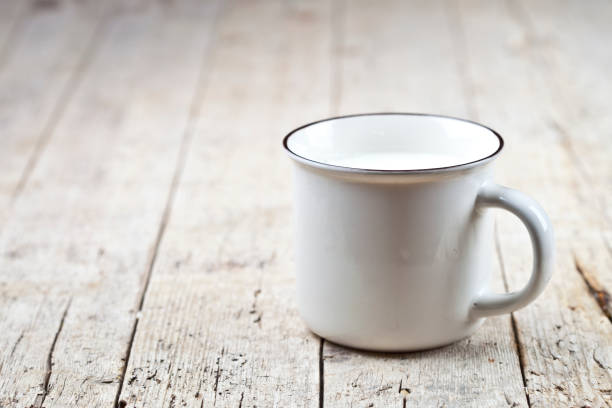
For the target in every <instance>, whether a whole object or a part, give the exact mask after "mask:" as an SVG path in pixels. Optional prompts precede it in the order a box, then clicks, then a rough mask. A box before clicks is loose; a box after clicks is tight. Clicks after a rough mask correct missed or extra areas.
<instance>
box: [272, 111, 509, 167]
mask: <svg viewBox="0 0 612 408" xmlns="http://www.w3.org/2000/svg"><path fill="white" fill-rule="evenodd" d="M387 115H389V116H392V115H397V116H427V117H431V118H439V119H450V120H457V121H460V122H465V123H469V124H472V125H476V126H479V127H481V128H484V129H486V130H488V131H489V132H491V133H493V134H494V135H495V136H496V137H497V139H498V140H499V147H498V148H497V150H495V151H494V152H493V153H491V154H490V155H488V156H486V157H483V158H482V159H478V160H474V161H471V162H467V163H461V164H455V165H452V166H445V167H434V168H430V169H411V170H381V169H360V168H357V167H346V166H338V165H335V164H329V163H323V162H320V161H316V160H312V159H309V158H307V157H304V156H300V155H299V154H297V153H295V152H294V151H292V150H291V149H290V148H289V146H288V142H289V138H290V137H291V136H292V135H293V134H294V133H296V132H298V131H300V130H302V129H304V128H307V127H310V126H313V125H317V124H319V123H322V122H329V121H332V120H338V119H349V118H355V117H362V116H387ZM283 147H284V148H285V150H287V152H289V154H290V155H291V156H293V157H295V158H296V159H297V160H299V161H301V162H304V163H305V164H309V165H312V166H315V167H320V168H324V169H328V170H333V171H341V172H349V173H364V174H423V173H442V172H446V171H453V170H463V169H467V168H472V167H475V166H477V165H480V164H484V163H486V162H489V161H490V160H491V159H493V158H494V157H495V156H497V155H498V154H499V152H501V150H502V148H503V147H504V139H503V138H502V137H501V135H500V134H499V133H497V132H496V131H495V130H493V129H491V128H490V127H488V126H485V125H483V124H482V123H478V122H475V121H473V120H469V119H463V118H457V117H454V116H447V115H437V114H433V113H409V112H376V113H355V114H351V115H341V116H334V117H331V118H325V119H320V120H317V121H314V122H310V123H307V124H305V125H302V126H300V127H298V128H295V129H293V130H292V131H291V132H289V133H287V135H286V136H285V137H284V138H283Z"/></svg>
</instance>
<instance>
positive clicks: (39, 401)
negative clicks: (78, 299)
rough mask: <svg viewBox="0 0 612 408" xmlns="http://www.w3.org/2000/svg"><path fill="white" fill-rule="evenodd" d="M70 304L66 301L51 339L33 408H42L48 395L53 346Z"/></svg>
mask: <svg viewBox="0 0 612 408" xmlns="http://www.w3.org/2000/svg"><path fill="white" fill-rule="evenodd" d="M71 304H72V298H70V299H68V303H67V304H66V307H65V308H64V312H63V313H62V317H61V319H60V322H59V326H58V328H57V331H56V332H55V336H54V337H53V342H52V343H51V347H50V348H49V353H48V354H47V366H46V371H45V377H44V380H43V386H42V393H41V394H38V395H37V396H36V400H35V401H34V404H32V407H33V408H42V407H43V403H44V402H45V399H46V398H47V395H48V394H49V380H50V379H51V374H52V373H53V352H54V351H55V345H56V344H57V339H58V338H59V336H60V333H61V332H62V329H63V328H64V321H65V320H66V315H67V314H68V309H70V305H71Z"/></svg>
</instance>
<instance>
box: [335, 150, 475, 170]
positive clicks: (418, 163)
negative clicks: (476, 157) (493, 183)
mask: <svg viewBox="0 0 612 408" xmlns="http://www.w3.org/2000/svg"><path fill="white" fill-rule="evenodd" d="M468 161H469V160H468ZM465 162H466V161H465V160H463V159H462V158H461V157H459V156H450V155H444V154H429V153H408V152H393V153H366V154H359V155H353V156H349V157H342V158H337V159H334V160H333V162H332V163H331V164H333V165H336V166H344V167H352V168H356V169H370V170H419V169H435V168H438V167H448V166H456V165H459V164H463V163H465Z"/></svg>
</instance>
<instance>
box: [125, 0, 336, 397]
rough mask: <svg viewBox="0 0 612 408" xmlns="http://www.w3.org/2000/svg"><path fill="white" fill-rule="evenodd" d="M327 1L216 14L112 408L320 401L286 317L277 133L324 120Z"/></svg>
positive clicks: (288, 301)
mask: <svg viewBox="0 0 612 408" xmlns="http://www.w3.org/2000/svg"><path fill="white" fill-rule="evenodd" d="M330 13H331V5H330V2H328V1H326V0H319V1H296V2H281V1H250V0H249V1H236V2H234V3H232V4H228V5H227V9H226V10H225V11H223V12H222V13H221V17H220V20H219V22H218V29H217V42H216V46H215V47H214V52H213V54H212V55H211V59H212V61H213V66H212V67H211V70H210V71H209V72H208V73H207V74H206V78H207V85H206V91H205V93H204V95H203V101H202V102H201V107H200V109H199V110H198V114H199V117H198V121H197V123H196V124H195V125H194V129H193V132H194V136H193V143H192V146H191V149H190V152H189V155H188V159H187V164H186V167H185V170H184V172H183V175H182V177H181V181H180V185H179V187H178V191H177V195H176V202H175V203H174V205H173V209H172V216H171V217H170V220H169V223H168V226H167V228H166V232H165V234H164V238H163V241H162V244H161V246H160V250H159V253H158V256H157V259H156V262H155V267H154V270H153V275H152V279H151V283H150V286H149V290H148V291H147V294H146V299H145V303H144V308H143V310H142V317H141V319H140V321H139V324H138V330H137V333H136V337H135V339H134V343H133V347H132V352H131V355H130V361H129V365H128V368H127V372H126V377H125V382H124V385H123V391H122V394H121V401H125V403H127V406H128V407H133V406H143V405H146V406H160V407H161V406H164V407H166V406H169V405H170V406H172V405H173V404H174V405H176V406H183V405H185V406H193V407H199V406H201V404H202V406H213V405H217V406H243V407H246V406H248V407H251V406H262V407H271V406H278V407H290V406H311V407H312V406H317V405H318V404H319V349H320V341H319V339H318V338H317V337H316V336H314V335H313V334H311V333H310V332H309V331H308V330H307V329H306V328H305V326H304V325H303V323H302V321H301V319H300V318H299V316H298V315H297V312H296V305H295V303H294V290H295V289H294V277H293V262H292V259H291V253H292V252H291V240H292V238H291V218H290V213H291V210H290V195H289V181H290V175H289V170H290V163H289V159H288V158H286V157H285V154H284V152H283V151H282V149H281V147H280V141H281V139H282V136H283V135H284V133H285V132H287V131H289V130H290V129H291V127H294V126H296V125H297V124H300V123H303V122H307V121H311V120H314V119H317V118H319V117H321V116H325V115H326V114H327V113H328V112H329V101H330V78H331V74H332V71H331V69H330V63H329V59H328V57H329V56H330V54H331V49H330V47H331V44H330V35H331V27H330V22H331V16H330Z"/></svg>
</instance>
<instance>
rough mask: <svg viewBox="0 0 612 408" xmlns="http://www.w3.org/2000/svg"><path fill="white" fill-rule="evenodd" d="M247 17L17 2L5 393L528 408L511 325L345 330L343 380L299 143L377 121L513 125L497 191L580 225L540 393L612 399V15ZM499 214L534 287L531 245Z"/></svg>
mask: <svg viewBox="0 0 612 408" xmlns="http://www.w3.org/2000/svg"><path fill="white" fill-rule="evenodd" d="M454 4H456V7H455V6H453V5H454ZM227 7H228V10H227V11H226V12H225V13H222V15H223V17H221V18H219V21H218V24H219V27H218V32H219V34H218V37H217V39H216V40H215V44H216V45H215V47H214V48H213V49H212V51H211V52H210V55H209V53H207V52H206V49H207V45H208V44H209V41H210V40H209V37H210V32H211V30H212V29H213V27H212V25H213V24H212V23H213V20H214V19H216V18H217V16H216V12H217V10H216V7H215V5H214V4H205V5H203V4H201V3H200V2H196V1H189V0H185V1H179V2H173V3H172V4H170V3H154V4H150V3H148V2H143V1H140V0H137V1H130V2H120V3H118V4H114V3H110V2H104V3H101V2H95V3H87V4H83V5H82V4H80V3H78V4H77V3H69V2H61V1H59V2H55V1H36V2H31V3H30V2H0V49H1V50H0V127H2V129H0V132H2V135H3V136H2V137H0V140H2V144H1V148H0V163H2V170H3V172H2V174H0V231H1V235H0V406H17V407H22V406H23V407H25V406H30V405H31V404H34V405H35V406H40V405H41V404H42V400H43V396H44V397H45V398H44V406H46V407H51V406H112V404H113V403H114V400H115V398H116V396H117V392H118V391H119V387H120V382H122V384H121V386H122V387H123V388H122V390H121V391H122V393H121V396H120V398H119V400H123V401H125V402H126V403H129V404H128V405H129V406H130V407H131V406H138V407H140V406H143V405H147V406H168V405H174V406H181V405H182V404H183V403H184V404H186V405H188V406H196V407H199V406H201V404H202V403H204V406H207V405H213V404H217V405H224V406H225V405H235V406H240V405H242V406H252V405H257V406H293V405H304V406H317V405H318V404H319V390H320V386H322V388H324V392H325V395H324V398H323V402H324V403H325V406H327V407H331V406H346V405H351V404H352V405H357V406H362V405H363V406H368V405H370V404H374V406H389V405H392V404H398V405H400V404H404V403H405V404H406V406H411V405H412V406H417V405H420V406H437V405H442V404H445V405H446V406H471V405H478V406H504V405H508V406H525V405H526V404H527V401H526V398H525V394H524V392H523V390H522V389H521V387H522V378H521V371H520V367H519V361H518V356H517V353H516V351H515V348H516V346H517V345H516V344H515V341H514V335H513V330H512V326H511V324H510V318H509V317H498V318H494V319H489V320H488V322H487V323H486V324H485V326H484V327H482V328H481V329H480V330H479V331H478V332H477V333H476V334H475V335H474V336H472V337H471V338H470V339H467V340H464V341H462V342H459V343H457V344H455V345H453V346H450V347H447V348H443V349H438V350H433V351H428V352H425V353H412V354H402V355H398V354H384V355H378V354H374V353H363V352H359V351H355V350H348V349H345V348H341V347H339V346H335V345H332V344H329V343H325V345H324V349H323V358H324V361H323V362H324V364H323V366H322V368H323V374H324V382H323V384H320V383H319V368H320V366H319V351H320V341H319V339H318V338H316V337H315V336H314V335H312V334H310V333H309V332H308V331H307V329H306V328H305V327H304V325H303V323H302V322H301V320H300V319H299V317H298V316H297V314H296V310H295V304H294V301H293V290H294V280H293V275H292V273H293V272H292V268H293V264H292V260H291V247H290V244H291V229H290V212H291V211H290V196H289V187H290V185H289V177H288V172H289V169H290V166H289V162H288V160H287V159H286V158H285V157H283V156H284V155H283V152H282V150H281V149H280V148H279V141H280V138H281V137H282V135H283V134H284V133H285V132H286V131H287V130H289V129H290V128H291V127H293V126H294V125H297V124H300V123H304V122H307V121H309V120H314V119H317V118H320V117H323V116H326V115H328V114H329V113H334V114H335V113H352V112H360V111H361V112H363V111H373V110H401V111H432V112H439V113H445V114H452V115H459V116H468V117H472V118H475V119H479V120H482V121H484V122H485V123H488V124H490V125H492V126H493V127H494V128H496V129H498V130H500V131H501V132H502V134H503V135H504V136H505V137H506V140H507V147H506V151H505V153H504V155H503V156H502V158H501V159H500V161H499V163H498V170H499V171H498V174H499V177H498V179H499V180H500V181H502V182H504V183H506V184H508V185H510V186H513V187H517V188H519V189H522V190H524V191H526V192H528V193H530V194H532V195H533V196H535V197H536V198H537V199H538V200H539V201H541V202H542V204H543V205H544V206H545V208H546V209H547V210H548V211H549V213H550V215H551V217H552V219H553V223H554V224H555V226H556V231H557V237H558V250H559V255H558V259H557V271H556V274H555V276H554V278H553V282H552V283H551V287H550V288H549V289H548V290H547V291H546V293H545V294H544V296H543V297H542V298H541V299H540V300H538V301H537V302H536V303H535V304H534V305H532V306H530V307H528V308H526V309H524V310H522V311H519V312H517V313H516V314H515V322H516V326H517V331H518V338H519V340H520V342H521V344H520V357H521V359H522V365H523V367H522V368H523V374H524V375H525V378H526V381H527V391H528V395H529V403H530V405H531V406H534V407H536V406H542V407H548V406H582V405H586V406H593V407H599V406H606V404H608V405H610V404H612V401H611V398H612V394H611V392H610V389H612V384H611V383H612V380H611V378H612V361H611V360H610V355H612V344H611V343H612V329H611V325H610V322H609V320H608V318H607V317H606V316H605V315H604V313H602V311H601V309H600V308H599V307H598V305H597V303H596V301H595V298H594V297H593V296H591V295H590V294H589V291H588V288H587V286H586V285H585V283H584V280H583V277H582V276H581V275H580V273H579V270H580V272H581V273H582V275H584V278H585V279H586V281H587V282H588V283H589V285H590V286H591V287H592V289H594V290H598V291H600V296H603V297H604V301H603V302H601V303H602V306H603V309H604V310H608V314H609V301H608V303H606V301H605V293H610V287H611V283H610V282H611V280H610V279H611V278H610V277H611V275H612V274H611V273H610V271H611V270H612V265H611V260H610V259H611V257H610V254H611V253H612V251H611V250H610V248H612V232H611V227H610V226H611V222H610V219H611V213H610V208H612V206H610V205H609V203H610V202H611V196H610V192H611V191H612V189H611V188H610V185H611V181H612V180H611V178H610V174H611V171H612V170H611V167H610V166H611V163H612V161H610V160H609V156H610V152H611V149H612V147H611V146H612V145H611V144H610V143H609V140H610V138H609V134H610V131H611V130H610V129H611V128H612V122H610V119H609V115H608V114H607V113H608V111H609V103H608V99H609V94H610V91H611V89H610V83H609V73H608V71H609V69H608V68H609V65H610V61H611V58H612V57H611V56H610V54H611V52H612V51H611V50H612V48H610V47H609V46H608V42H609V38H610V30H611V28H610V27H611V26H610V25H609V24H608V22H609V20H610V15H611V13H612V6H611V5H610V4H608V3H605V2H603V1H594V2H589V3H588V4H583V3H577V2H561V3H559V2H552V1H540V2H537V3H531V2H529V3H528V2H522V3H521V2H508V3H506V4H502V3H488V2H484V1H467V2H464V1H460V2H457V3H443V2H440V3H429V2H424V1H423V2H413V3H411V4H404V2H399V1H390V2H388V3H387V4H386V5H385V7H380V6H379V5H378V4H370V3H369V2H365V1H359V2H356V3H355V2H349V1H346V2H343V1H334V2H330V1H325V0H318V1H316V2H301V1H299V2H288V3H283V2H280V1H264V0H257V1H255V2H251V1H249V2H247V1H238V2H236V3H235V4H230V5H228V6H227ZM111 11H112V12H113V13H115V14H113V15H114V17H112V19H111V20H109V22H108V23H105V25H102V26H100V27H101V29H99V30H98V28H96V21H99V17H102V16H104V15H106V14H107V13H108V12H111ZM15 16H17V17H15ZM59 26H61V27H62V29H58V27H59ZM3 40H4V42H3ZM3 44H4V45H3ZM203 57H206V58H205V59H204V62H202V58H203ZM202 68H203V69H202ZM200 71H202V72H203V75H202V76H201V77H200V79H199V80H198V75H199V72H200ZM194 98H195V100H194ZM192 102H194V103H193V104H192ZM189 118H191V119H189ZM184 136H186V137H184ZM192 137H193V139H192ZM41 140H42V143H41V142H40V141H41ZM181 141H186V142H187V143H184V144H183V146H182V147H181ZM189 142H192V143H189ZM36 146H39V147H36ZM189 147H191V149H189ZM33 152H34V154H33ZM180 152H183V153H186V152H188V155H187V162H186V164H185V169H184V172H183V173H182V176H181V177H180V184H178V186H177V185H176V184H175V187H177V190H176V198H175V200H174V205H173V206H172V208H171V210H172V211H171V216H170V220H169V223H168V226H167V228H166V231H165V234H163V242H162V244H161V248H160V250H159V252H158V253H157V258H156V260H155V268H154V271H153V276H152V280H151V283H150V287H149V289H148V291H147V292H146V299H145V303H144V307H143V310H142V319H141V321H140V322H139V323H138V325H137V331H136V336H135V338H134V339H133V345H132V348H131V355H130V359H129V363H126V362H124V361H122V359H123V358H125V357H126V353H127V351H128V350H129V349H130V344H129V343H130V341H131V339H132V337H131V335H132V331H133V329H134V323H135V322H136V317H137V316H138V315H140V313H138V309H139V307H140V304H139V302H140V299H141V296H142V292H143V290H144V289H145V286H146V285H145V282H146V278H147V273H148V270H149V263H151V262H152V260H153V254H154V253H155V251H156V238H157V236H158V232H159V231H160V229H159V228H160V225H162V224H163V220H164V219H165V216H164V207H165V206H166V202H167V199H168V196H169V195H170V196H172V194H170V191H171V184H172V179H173V174H174V173H175V171H176V170H177V169H181V168H182V163H183V160H182V159H181V158H184V155H183V154H182V153H180ZM28 161H29V163H30V164H26V163H28ZM177 165H178V167H177ZM24 169H31V170H32V172H31V173H29V170H25V172H24ZM24 174H25V176H24ZM179 174H180V172H179ZM19 180H25V182H24V183H21V184H20V182H19ZM22 187H23V189H22ZM20 189H22V190H21V194H20V195H19V198H18V200H17V201H15V202H13V203H12V205H13V207H12V208H10V209H9V206H10V205H11V203H10V202H11V200H12V197H13V196H14V195H15V191H16V190H17V191H18V190H20ZM499 219H500V222H499V228H498V229H499V243H500V247H501V255H502V259H501V262H502V265H503V270H504V275H505V276H506V278H507V281H508V283H509V286H510V288H518V287H520V286H521V285H522V284H523V283H524V282H525V280H526V279H527V277H528V274H529V267H530V264H529V263H530V257H529V245H528V242H527V236H526V234H524V232H523V230H522V227H520V226H519V224H518V222H516V221H514V220H513V219H512V218H510V216H507V215H503V214H501V213H500V216H499ZM161 232H162V233H163V232H164V230H163V227H162V230H161ZM577 266H578V268H577ZM494 276H495V277H496V279H495V282H494V285H493V286H494V288H495V289H496V290H500V291H501V290H503V287H504V285H503V282H502V280H501V279H499V276H500V273H499V271H495V275H494ZM595 295H597V293H595ZM606 308H608V309H606ZM125 364H127V365H128V366H127V367H125ZM124 369H126V370H127V371H126V372H125V378H124V377H123V370H124ZM122 379H123V381H122ZM45 383H48V384H46V386H45Z"/></svg>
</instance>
